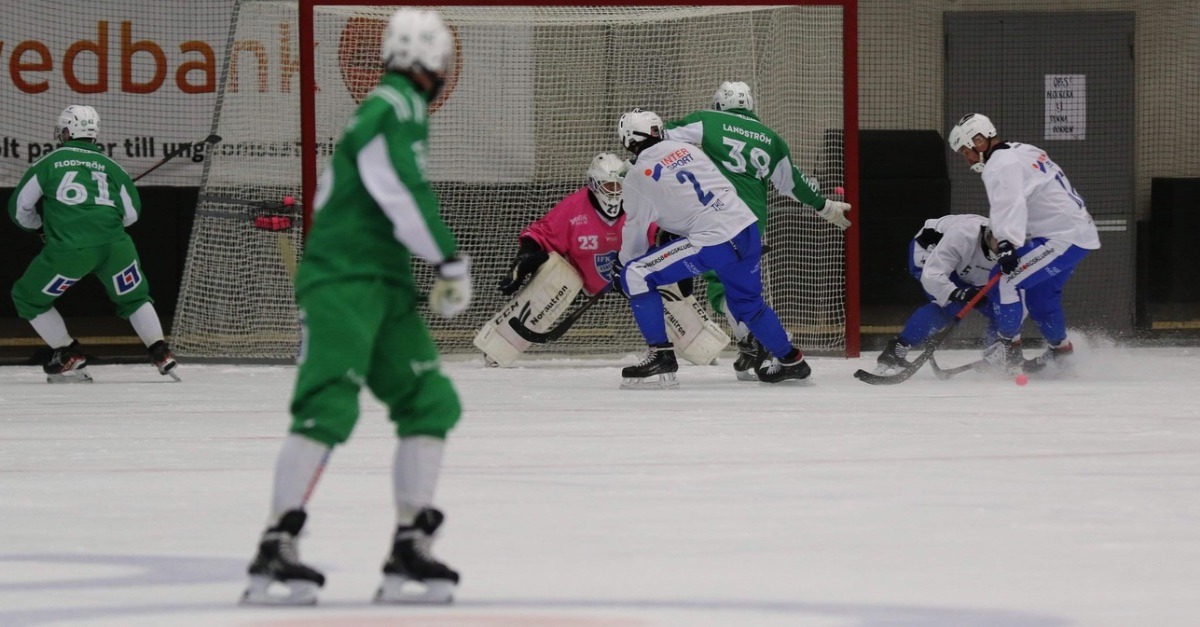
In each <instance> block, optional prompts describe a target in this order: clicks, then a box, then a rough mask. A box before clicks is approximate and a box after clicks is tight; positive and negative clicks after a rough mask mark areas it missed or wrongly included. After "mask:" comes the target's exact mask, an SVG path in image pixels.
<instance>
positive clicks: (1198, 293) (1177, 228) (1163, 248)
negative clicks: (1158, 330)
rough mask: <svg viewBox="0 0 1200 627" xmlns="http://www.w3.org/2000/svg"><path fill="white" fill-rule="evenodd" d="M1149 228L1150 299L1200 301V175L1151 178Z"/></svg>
mask: <svg viewBox="0 0 1200 627" xmlns="http://www.w3.org/2000/svg"><path fill="white" fill-rule="evenodd" d="M1149 227H1150V229H1149V230H1150V232H1149V241H1148V242H1147V244H1148V246H1147V247H1146V252H1145V255H1146V261H1147V264H1148V270H1149V274H1148V276H1147V279H1148V280H1149V286H1148V287H1149V290H1148V294H1147V295H1148V296H1149V297H1150V301H1151V302H1154V303H1200V256H1197V255H1196V251H1195V249H1193V246H1195V245H1196V242H1197V241H1198V240H1200V178H1186V179H1184V178H1180V179H1172V178H1155V179H1151V181H1150V223H1149Z"/></svg>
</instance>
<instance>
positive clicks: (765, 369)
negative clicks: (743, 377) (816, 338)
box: [754, 348, 812, 383]
mask: <svg viewBox="0 0 1200 627" xmlns="http://www.w3.org/2000/svg"><path fill="white" fill-rule="evenodd" d="M754 371H755V373H756V374H757V375H758V380H759V381H762V382H764V383H779V382H780V381H787V380H788V379H797V380H800V379H807V378H808V375H809V374H812V368H810V367H809V366H808V362H807V361H804V354H803V353H801V352H800V349H798V348H793V349H792V352H790V353H788V356H787V357H784V358H783V359H771V360H768V361H765V362H763V363H762V364H761V365H760V366H759V367H757V368H755V369H754Z"/></svg>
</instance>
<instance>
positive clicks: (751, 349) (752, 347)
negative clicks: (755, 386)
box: [733, 335, 766, 381]
mask: <svg viewBox="0 0 1200 627" xmlns="http://www.w3.org/2000/svg"><path fill="white" fill-rule="evenodd" d="M737 347H738V356H737V360H736V361H734V362H733V372H734V373H735V374H737V378H738V381H758V375H757V374H755V373H754V369H755V368H756V367H758V365H759V364H760V363H762V361H763V360H764V359H766V349H764V348H763V345H762V343H761V342H759V341H758V338H756V337H754V336H753V335H747V336H746V339H744V340H739V341H738V343H737Z"/></svg>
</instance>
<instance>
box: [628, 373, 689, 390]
mask: <svg viewBox="0 0 1200 627" xmlns="http://www.w3.org/2000/svg"><path fill="white" fill-rule="evenodd" d="M677 387H679V380H678V379H676V378H675V373H674V372H668V373H666V374H660V375H658V376H657V377H645V378H642V379H638V378H632V377H627V378H626V379H625V380H624V381H622V382H621V389H622V390H671V389H675V388H677Z"/></svg>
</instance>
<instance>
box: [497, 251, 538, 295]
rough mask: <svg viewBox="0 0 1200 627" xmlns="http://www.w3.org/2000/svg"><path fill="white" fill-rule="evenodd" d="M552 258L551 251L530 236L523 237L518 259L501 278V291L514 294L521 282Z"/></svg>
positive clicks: (514, 260) (519, 287)
mask: <svg viewBox="0 0 1200 627" xmlns="http://www.w3.org/2000/svg"><path fill="white" fill-rule="evenodd" d="M549 258H550V253H547V252H546V251H544V250H542V247H541V246H539V245H538V243H537V242H535V241H533V240H532V239H530V238H528V237H523V238H521V248H520V249H519V250H518V251H517V257H516V259H513V262H512V264H511V265H509V267H508V272H507V273H506V274H505V275H504V277H503V278H501V279H500V293H501V294H504V295H505V296H512V295H513V294H516V293H517V290H519V289H521V284H523V283H524V282H525V279H527V278H529V275H531V274H533V273H534V272H536V271H537V269H538V268H540V267H541V266H542V264H543V263H546V260H547V259H549Z"/></svg>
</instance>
